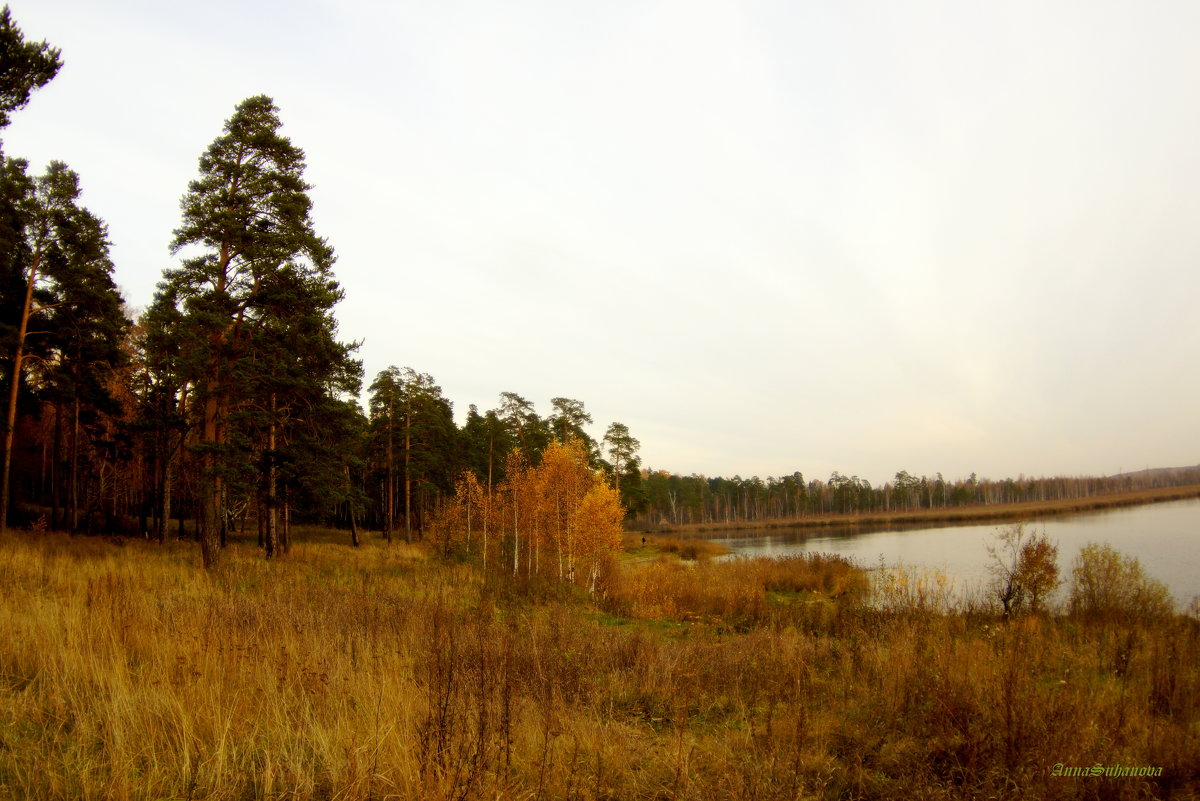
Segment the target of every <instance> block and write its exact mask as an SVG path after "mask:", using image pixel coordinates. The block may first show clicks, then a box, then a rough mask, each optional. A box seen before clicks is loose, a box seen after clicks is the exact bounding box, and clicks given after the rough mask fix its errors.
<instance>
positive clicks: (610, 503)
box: [431, 441, 625, 592]
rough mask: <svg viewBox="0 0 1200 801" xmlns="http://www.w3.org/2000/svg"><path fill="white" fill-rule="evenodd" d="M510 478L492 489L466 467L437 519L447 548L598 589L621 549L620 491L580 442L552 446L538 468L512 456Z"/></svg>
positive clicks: (436, 531) (496, 565)
mask: <svg viewBox="0 0 1200 801" xmlns="http://www.w3.org/2000/svg"><path fill="white" fill-rule="evenodd" d="M505 472H506V475H507V476H508V480H507V481H506V482H505V483H503V484H501V485H499V486H497V487H495V488H492V489H491V490H490V491H489V489H488V488H487V487H484V486H481V485H480V483H479V481H478V479H477V478H476V477H475V475H474V474H473V473H470V472H465V473H463V475H462V477H461V478H460V479H459V481H458V483H457V486H456V493H455V496H454V498H453V499H451V500H450V501H449V502H448V503H446V504H445V505H444V506H443V508H442V509H441V510H440V512H439V514H438V515H437V516H436V518H435V519H434V520H433V522H432V525H431V531H432V535H433V539H434V540H435V541H436V542H437V543H439V545H440V546H441V549H442V551H443V553H446V554H450V553H455V552H458V553H465V554H468V555H470V556H472V557H477V558H478V559H479V560H480V561H481V562H482V563H483V565H484V568H485V570H496V571H504V572H507V573H510V574H511V575H513V576H526V577H533V576H542V577H549V578H553V579H556V580H558V581H565V582H569V583H573V584H577V585H579V586H582V587H586V588H587V589H588V590H589V591H593V592H594V591H595V590H596V587H597V581H598V579H599V577H600V575H601V573H602V572H603V567H604V565H605V563H606V560H608V559H609V558H610V557H611V555H612V554H613V552H615V551H618V550H620V548H621V523H622V521H623V520H624V517H625V510H624V509H623V508H622V506H621V502H620V495H619V493H618V492H617V491H616V490H615V489H614V488H612V487H610V486H609V485H608V483H607V481H606V480H605V478H604V476H603V475H602V474H601V473H599V472H597V471H595V470H593V469H592V468H591V466H590V465H589V464H588V458H587V453H586V452H585V451H584V448H583V446H582V445H581V444H580V443H578V442H576V441H567V442H555V443H552V444H551V445H550V446H549V447H547V448H546V450H545V451H544V452H543V453H542V457H541V460H540V461H539V462H538V464H536V465H531V464H529V463H528V462H527V461H526V460H525V459H524V458H523V457H522V456H521V454H520V453H519V452H517V451H514V452H513V453H511V454H510V455H509V457H508V461H507V465H506V471H505Z"/></svg>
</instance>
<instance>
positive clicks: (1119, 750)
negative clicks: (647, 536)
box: [0, 535, 1200, 801]
mask: <svg viewBox="0 0 1200 801" xmlns="http://www.w3.org/2000/svg"><path fill="white" fill-rule="evenodd" d="M193 547H194V546H193ZM193 547H185V546H178V545H168V546H166V547H157V546H151V545H147V544H144V543H141V542H127V543H126V544H124V545H123V546H117V545H114V544H111V543H109V542H105V541H100V540H76V541H69V540H67V539H66V538H62V537H58V536H55V535H48V536H47V535H42V536H38V537H35V536H33V535H21V536H16V535H10V537H9V538H8V539H6V540H3V541H0V588H2V589H3V592H2V594H0V798H2V797H12V798H34V799H43V798H44V799H50V798H61V799H167V798H170V799H184V798H193V799H201V798H203V799H284V798H287V799H335V798H336V799H367V798H374V799H384V798H403V799H426V798H434V799H439V798H441V799H497V798H499V799H534V798H555V799H566V798H572V799H676V798H678V799H704V800H705V801H719V800H721V799H748V798H754V799H774V798H780V799H782V798H788V799H796V798H800V799H809V798H830V799H833V798H865V799H892V798H894V799H901V798H903V799H911V798H987V797H994V798H1010V797H1021V798H1034V799H1039V798H1040V799H1074V798H1079V799H1085V798H1088V799H1090V798H1106V799H1107V798H1112V799H1134V798H1165V797H1172V796H1174V797H1195V794H1196V793H1197V792H1200V625H1198V623H1197V621H1196V620H1195V619H1192V618H1188V617H1184V616H1176V617H1173V618H1169V619H1160V620H1155V621H1149V620H1136V619H1133V620H1122V621H1117V620H1106V619H1098V620H1083V619H1071V618H1065V617H1057V618H1056V617H1033V618H1028V619H1023V620H1019V621H1015V622H1012V623H1004V622H1001V621H1000V620H998V619H996V617H994V616H993V615H991V614H990V613H989V612H988V611H987V610H985V609H983V608H982V607H980V606H979V605H978V604H970V603H962V602H960V601H958V600H956V599H954V598H953V597H951V596H949V595H948V594H945V593H943V592H941V591H940V590H939V588H938V585H937V583H936V581H930V580H928V579H927V578H926V577H922V576H911V577H901V579H900V580H892V581H891V583H890V584H888V585H887V586H886V587H883V588H882V589H880V588H877V589H876V591H875V592H876V596H874V597H873V603H871V604H867V603H865V601H866V600H867V599H868V596H869V594H870V589H869V587H868V584H867V579H866V577H865V574H864V573H863V572H862V571H859V570H857V569H855V568H853V567H852V566H850V565H848V564H846V563H845V562H843V561H841V560H838V559H834V558H826V557H806V558H798V559H793V560H785V561H780V562H766V561H752V560H736V561H735V562H733V563H730V564H725V563H720V562H699V563H691V564H690V566H689V564H687V563H683V562H680V561H678V560H675V561H668V560H653V561H649V562H645V563H634V564H621V565H618V568H617V569H616V571H615V572H614V574H613V576H612V577H611V578H610V582H609V587H608V595H607V597H606V598H604V599H593V598H589V597H587V596H585V595H582V594H579V593H578V592H577V591H575V590H570V589H563V588H561V587H556V586H549V585H534V586H519V587H515V586H511V585H509V584H507V583H504V582H500V581H497V580H493V581H492V582H490V583H488V582H485V581H484V580H483V579H482V577H481V575H480V573H479V572H478V571H477V570H476V569H475V568H474V567H473V566H471V565H469V564H451V563H444V562H441V561H437V560H434V559H431V558H428V557H427V556H426V555H425V554H424V552H422V551H421V550H419V549H418V548H415V547H406V546H396V545H394V546H392V547H391V548H384V547H382V546H379V545H377V544H374V543H372V544H369V545H366V546H364V547H362V548H359V549H354V548H351V547H349V546H344V545H340V544H332V543H320V544H315V545H309V546H304V545H301V546H297V547H296V548H295V549H294V552H293V554H292V555H291V556H290V557H289V558H287V559H286V560H281V561H278V562H274V563H268V562H265V561H263V560H262V559H261V558H259V557H258V556H257V555H256V554H255V552H254V550H253V549H249V548H247V549H242V548H240V547H234V548H232V549H231V552H230V553H229V557H230V558H229V559H228V560H227V567H226V568H225V569H224V570H223V571H222V572H221V573H219V574H217V575H208V574H205V573H203V572H202V571H200V570H198V569H197V568H196V564H195V563H196V561H197V556H196V554H195V553H194V552H193ZM880 592H882V593H883V594H882V595H879V593H880ZM1056 763H1063V764H1064V765H1066V766H1092V765H1094V764H1100V765H1104V766H1116V765H1118V764H1120V765H1125V766H1134V767H1136V766H1150V767H1156V768H1161V774H1162V775H1161V776H1158V777H1154V778H1129V777H1125V778H1107V777H1102V776H1101V777H1088V778H1080V777H1069V778H1065V777H1054V776H1052V775H1051V772H1052V769H1053V767H1054V765H1055V764H1056ZM1189 794H1190V795H1189Z"/></svg>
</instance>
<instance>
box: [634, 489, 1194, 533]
mask: <svg viewBox="0 0 1200 801" xmlns="http://www.w3.org/2000/svg"><path fill="white" fill-rule="evenodd" d="M1190 498H1200V484H1189V485H1186V486H1179V487H1155V488H1150V489H1141V490H1133V491H1129V492H1114V493H1108V494H1104V495H1093V496H1089V497H1085V498H1063V499H1052V500H1045V501H1025V502H1020V503H1000V504H976V505H972V506H956V507H943V508H934V509H911V510H902V511H895V512H862V513H859V512H848V513H826V514H815V515H807V516H804V517H791V518H773V519H767V520H735V521H728V522H725V521H718V522H710V523H681V524H678V525H676V524H674V523H670V522H660V523H658V524H656V525H636V524H635V525H632V526H630V527H629V528H628V529H627V530H628V531H629V532H630V533H637V534H671V535H673V536H681V537H686V536H689V535H695V534H710V533H716V532H726V531H756V530H760V529H800V528H829V527H840V526H880V525H909V524H924V523H934V524H941V523H944V524H952V523H986V522H995V521H1019V520H1025V519H1031V518H1035V517H1045V516H1055V515H1064V514H1079V513H1086V512H1094V511H1101V510H1105V509H1117V508H1121V507H1127V506H1141V505H1144V504H1151V503H1164V502H1167V501H1180V500H1187V499H1190Z"/></svg>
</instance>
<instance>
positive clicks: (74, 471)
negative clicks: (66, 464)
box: [69, 391, 79, 534]
mask: <svg viewBox="0 0 1200 801" xmlns="http://www.w3.org/2000/svg"><path fill="white" fill-rule="evenodd" d="M69 481H70V487H71V498H70V501H71V533H72V534H76V533H78V531H79V393H78V391H77V392H76V394H75V400H74V402H73V403H72V404H71V475H70V477H69Z"/></svg>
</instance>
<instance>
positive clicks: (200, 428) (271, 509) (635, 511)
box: [0, 8, 1200, 565]
mask: <svg viewBox="0 0 1200 801" xmlns="http://www.w3.org/2000/svg"><path fill="white" fill-rule="evenodd" d="M0 54H2V57H3V63H2V64H0V71H2V78H3V80H0V130H2V129H3V127H4V126H6V125H7V124H8V122H9V119H10V114H11V113H13V112H15V111H18V110H19V109H20V108H22V107H23V106H24V105H25V104H26V103H27V102H28V100H29V98H30V94H31V93H32V92H33V91H35V90H36V89H37V88H39V87H41V86H43V85H45V84H46V83H47V82H49V81H50V80H51V79H53V77H54V76H55V74H56V73H57V72H58V70H59V68H60V66H61V63H62V62H61V56H60V53H59V51H58V50H57V49H55V48H53V47H51V46H50V45H48V44H47V43H45V42H39V43H34V42H27V41H25V39H24V37H23V35H22V33H21V31H20V29H19V28H18V26H17V25H16V23H15V22H14V21H13V20H12V19H11V16H10V14H9V11H8V9H7V8H5V9H4V11H3V15H2V18H0ZM214 122H215V121H214ZM214 127H215V124H214ZM280 128H281V121H280V118H279V113H278V110H277V108H276V107H275V105H274V103H273V102H272V100H271V99H270V98H268V97H265V96H256V97H251V98H248V99H246V100H244V101H243V102H241V103H240V104H238V105H237V107H236V108H235V109H234V111H233V114H232V115H231V116H230V117H229V119H228V120H226V121H225V124H224V127H223V129H222V130H221V132H220V133H219V135H218V136H217V137H216V138H215V139H214V140H213V142H212V144H211V145H210V146H209V147H208V149H207V150H206V151H205V152H204V153H202V154H200V158H199V163H198V170H197V175H196V178H195V179H194V180H193V181H191V183H190V184H189V186H188V187H186V192H185V193H184V195H183V197H182V200H181V201H180V220H179V226H178V228H176V229H175V231H174V236H173V240H172V245H171V248H172V253H173V255H174V256H175V257H176V260H177V261H176V264H177V266H175V267H173V268H171V269H168V270H166V271H165V272H164V274H163V278H162V281H161V282H160V283H159V284H158V287H157V292H156V294H155V296H154V300H153V302H152V303H151V304H150V306H149V307H148V308H147V309H146V310H145V311H144V312H142V313H141V314H140V315H138V316H137V318H136V319H132V318H131V316H130V313H129V310H128V308H127V306H126V304H125V301H124V299H123V298H122V297H121V296H120V294H119V292H118V290H117V288H116V286H115V284H114V282H113V267H114V265H113V263H112V260H111V258H110V254H109V247H110V241H109V233H108V229H107V226H106V225H105V223H104V221H103V220H102V219H101V218H100V217H99V216H97V215H96V214H95V213H93V212H92V211H90V210H88V209H87V208H85V207H84V206H82V205H81V203H80V198H81V183H82V182H81V178H80V176H79V175H77V174H76V173H75V172H74V171H72V170H71V169H70V167H69V166H68V165H66V164H63V163H61V162H53V163H51V164H49V165H48V166H47V167H46V168H45V170H44V171H42V172H41V173H37V172H35V171H31V168H30V165H29V164H28V162H27V161H25V160H24V159H21V158H18V157H15V156H10V155H8V154H7V153H4V152H3V150H2V148H3V143H2V141H0V165H2V169H0V348H2V353H0V367H2V372H3V376H2V378H0V382H2V386H3V397H4V398H6V401H7V403H6V424H5V426H4V431H5V437H4V445H3V477H2V487H0V521H2V522H3V524H4V525H5V526H19V527H29V528H35V529H66V530H69V531H71V532H88V533H123V534H131V535H143V536H147V537H151V538H156V539H158V540H160V541H162V540H165V539H166V538H168V537H187V538H196V539H198V540H199V541H200V543H201V550H202V553H203V554H204V562H205V564H206V565H211V564H215V563H216V561H217V560H218V555H219V552H220V549H221V547H222V546H223V544H224V542H225V540H226V538H227V537H228V536H229V534H230V533H231V532H234V531H244V530H245V529H246V528H247V527H253V529H255V530H256V531H257V534H258V537H259V542H260V544H261V545H262V547H263V548H264V550H265V552H266V554H267V556H271V555H273V554H274V553H276V552H277V551H278V550H286V549H287V547H288V542H289V539H290V534H289V532H290V527H291V526H292V524H293V523H296V522H311V523H324V524H332V525H336V526H342V527H345V528H347V529H349V530H351V531H353V536H354V538H355V541H357V537H358V527H359V526H363V527H367V528H370V529H373V530H377V531H382V532H383V533H384V535H385V536H387V537H388V538H391V537H392V536H402V537H404V538H406V539H409V540H412V539H418V538H421V537H422V535H423V532H425V531H426V528H427V526H428V525H430V524H431V522H432V521H433V520H435V518H436V515H437V513H438V512H439V510H441V509H443V508H444V507H446V505H447V503H448V501H449V500H450V499H452V498H453V496H454V494H455V487H456V486H461V482H462V481H463V480H464V476H465V475H466V474H468V473H469V474H470V475H471V476H472V481H474V482H476V483H477V484H478V486H480V487H483V488H486V490H481V491H486V493H487V495H486V497H488V498H490V497H492V493H493V491H494V489H496V488H499V487H500V486H501V485H502V484H503V483H504V482H505V480H506V469H507V467H506V466H507V465H511V464H513V463H514V462H513V461H512V460H511V459H510V456H512V455H513V454H514V453H515V454H516V455H518V456H519V457H520V462H519V463H520V464H523V465H536V464H537V463H538V461H539V459H540V457H541V455H542V454H543V453H544V452H545V451H546V450H547V448H549V447H550V446H551V444H552V443H556V442H557V443H563V444H567V443H572V447H573V448H575V447H576V446H578V448H577V449H576V451H573V452H579V453H582V454H584V456H583V457H581V458H584V459H586V462H587V464H588V466H589V467H590V468H591V469H592V470H593V471H595V472H596V473H598V474H599V475H601V476H603V477H605V478H606V480H607V482H609V483H610V484H611V486H612V487H613V489H614V490H615V492H616V493H618V495H619V498H620V502H621V504H622V505H623V506H624V508H625V509H626V510H627V511H628V517H627V519H631V520H634V521H638V522H651V523H657V522H659V521H669V522H673V523H700V522H712V521H733V520H762V519H767V518H782V517H794V516H800V515H809V514H820V513H831V512H860V511H866V510H889V509H915V508H929V507H938V506H951V505H965V504H977V503H1007V502H1012V501H1027V500H1033V499H1046V498H1063V497H1080V496H1084V495H1089V494H1095V493H1100V492H1108V491H1112V490H1120V489H1130V488H1140V487H1143V486H1147V485H1152V484H1154V483H1156V482H1157V483H1162V482H1171V483H1189V482H1197V481H1200V472H1198V471H1197V470H1192V471H1190V472H1189V471H1185V472H1183V473H1179V474H1174V475H1169V476H1168V475H1166V474H1153V475H1150V474H1148V475H1146V476H1143V477H1139V476H1136V475H1130V476H1123V477H1116V478H1107V479H1030V480H1026V479H1016V480H1014V479H1007V480H1004V481H988V480H979V479H976V477H975V476H974V475H972V476H971V477H970V478H968V479H964V480H956V481H946V480H944V479H943V478H942V476H941V475H940V474H938V475H937V476H936V477H933V478H929V477H925V476H919V477H918V476H912V475H909V474H908V473H906V472H903V471H902V472H899V473H897V474H896V477H895V480H894V481H892V482H888V483H886V484H884V485H882V486H878V487H873V486H872V485H870V484H869V483H868V482H866V481H864V480H862V479H859V478H857V477H856V476H849V477H847V476H843V475H840V474H839V473H834V474H833V475H832V476H830V478H829V479H828V480H827V481H820V480H812V481H806V480H805V479H804V477H803V476H802V475H801V474H800V473H798V472H797V473H793V474H792V475H789V476H783V477H779V478H767V479H759V478H757V477H755V478H750V479H742V478H739V477H734V478H706V477H703V476H696V475H692V476H678V475H672V474H668V473H666V472H662V471H655V470H646V469H643V466H642V463H641V458H640V457H639V443H638V441H637V439H636V438H634V436H633V435H632V434H631V432H630V431H629V429H628V427H626V426H625V425H623V424H622V423H619V422H613V423H611V424H610V425H608V426H607V429H606V433H605V434H604V436H603V437H602V438H601V439H600V440H599V441H597V440H595V439H594V438H593V437H591V436H590V435H589V434H588V433H587V430H586V428H585V427H586V426H589V425H592V424H593V423H594V421H593V418H592V416H591V414H590V413H589V412H588V411H587V409H586V407H585V405H584V403H583V402H582V401H579V400H576V399H572V398H565V397H557V398H553V399H551V401H550V410H549V412H548V413H545V414H543V413H539V412H538V411H537V409H536V408H535V406H534V404H533V403H531V402H530V401H529V400H528V399H526V398H525V397H522V396H521V395H519V394H517V393H514V392H503V393H501V394H500V396H499V400H498V403H497V405H496V407H495V408H493V409H489V410H486V411H480V410H479V409H477V408H476V407H475V406H471V407H470V409H469V410H468V412H467V414H466V416H465V421H464V422H463V424H462V425H461V426H459V425H457V424H456V422H455V419H454V413H453V405H452V403H451V401H450V400H449V399H447V398H446V397H445V396H444V395H443V392H442V389H441V388H440V387H439V386H438V384H437V382H436V380H435V379H434V378H433V377H432V376H431V375H429V374H427V373H423V372H418V371H417V370H414V369H412V368H407V367H406V368H398V367H391V368H389V369H387V370H384V371H383V372H381V373H379V375H377V376H375V377H374V378H373V380H372V381H371V383H370V384H369V385H368V387H367V408H365V409H364V408H363V407H362V405H361V404H360V401H359V397H360V395H361V392H362V384H363V380H364V377H363V370H362V363H361V361H360V360H359V359H357V358H356V352H357V348H358V343H346V342H343V341H341V340H339V338H338V332H337V323H336V320H335V317H334V309H335V307H336V305H337V303H338V302H339V301H340V300H341V298H342V296H343V290H342V288H341V287H340V286H339V284H338V282H337V280H336V279H335V277H334V274H333V266H334V263H335V255H334V251H333V248H332V247H331V245H330V243H328V242H327V241H326V240H325V239H323V238H322V237H320V236H319V235H318V234H317V232H316V231H315V230H314V228H313V224H312V220H311V216H310V211H311V201H310V198H309V194H308V192H309V189H310V187H309V185H308V184H307V183H306V182H305V180H304V169H305V159H304V153H303V151H302V150H301V149H300V148H299V147H297V146H295V145H293V144H292V143H291V142H290V141H289V140H288V139H287V137H285V136H283V135H282V134H281V133H280ZM466 508H467V509H468V510H469V509H470V508H471V507H470V506H469V504H468V506H467V507H466Z"/></svg>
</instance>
